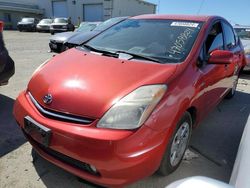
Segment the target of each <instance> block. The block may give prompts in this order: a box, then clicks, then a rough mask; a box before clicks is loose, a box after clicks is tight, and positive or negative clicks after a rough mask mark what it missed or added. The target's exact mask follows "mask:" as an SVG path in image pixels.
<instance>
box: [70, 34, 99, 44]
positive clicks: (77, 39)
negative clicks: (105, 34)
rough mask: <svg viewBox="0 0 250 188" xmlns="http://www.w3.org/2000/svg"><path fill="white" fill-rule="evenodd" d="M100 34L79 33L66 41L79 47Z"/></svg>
mask: <svg viewBox="0 0 250 188" xmlns="http://www.w3.org/2000/svg"><path fill="white" fill-rule="evenodd" d="M99 33H100V32H98V31H90V32H86V33H80V34H79V35H75V36H74V37H72V38H70V39H69V40H68V43H70V44H74V45H81V44H83V43H85V42H87V41H88V40H89V39H91V38H93V37H94V36H96V35H98V34H99Z"/></svg>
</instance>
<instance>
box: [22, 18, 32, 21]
mask: <svg viewBox="0 0 250 188" xmlns="http://www.w3.org/2000/svg"><path fill="white" fill-rule="evenodd" d="M34 20H35V19H34V18H23V19H22V22H34Z"/></svg>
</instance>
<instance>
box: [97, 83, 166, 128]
mask: <svg viewBox="0 0 250 188" xmlns="http://www.w3.org/2000/svg"><path fill="white" fill-rule="evenodd" d="M166 90H167V86H166V85H148V86H142V87H140V88H138V89H136V90H134V91H133V92H131V93H130V94H128V95H127V96H125V97H124V98H122V99H121V100H120V101H118V102H117V103H116V104H115V105H114V106H113V107H111V108H110V109H109V110H108V112H107V113H106V114H105V115H104V116H103V117H102V119H101V120H100V121H99V122H98V124H97V127H99V128H110V129H136V128H138V127H140V126H141V125H142V124H143V123H144V122H145V121H146V120H147V118H148V117H149V115H150V114H151V112H152V111H153V110H154V108H155V106H156V105H157V104H158V102H159V101H160V100H161V98H162V97H163V95H164V93H165V92H166Z"/></svg>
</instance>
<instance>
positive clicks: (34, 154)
mask: <svg viewBox="0 0 250 188" xmlns="http://www.w3.org/2000/svg"><path fill="white" fill-rule="evenodd" d="M31 156H32V162H33V163H35V162H36V161H37V160H38V158H39V154H38V153H37V152H36V150H35V149H34V148H32V150H31Z"/></svg>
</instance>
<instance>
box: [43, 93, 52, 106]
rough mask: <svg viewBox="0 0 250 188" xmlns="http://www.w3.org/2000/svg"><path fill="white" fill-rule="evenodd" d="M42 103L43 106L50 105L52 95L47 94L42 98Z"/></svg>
mask: <svg viewBox="0 0 250 188" xmlns="http://www.w3.org/2000/svg"><path fill="white" fill-rule="evenodd" d="M43 102H44V103H45V104H50V103H52V95H51V94H47V95H45V96H44V97H43Z"/></svg>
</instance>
